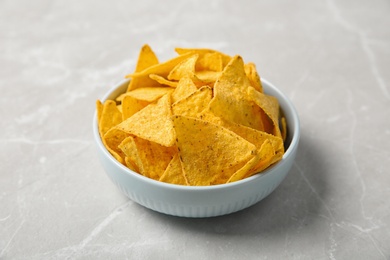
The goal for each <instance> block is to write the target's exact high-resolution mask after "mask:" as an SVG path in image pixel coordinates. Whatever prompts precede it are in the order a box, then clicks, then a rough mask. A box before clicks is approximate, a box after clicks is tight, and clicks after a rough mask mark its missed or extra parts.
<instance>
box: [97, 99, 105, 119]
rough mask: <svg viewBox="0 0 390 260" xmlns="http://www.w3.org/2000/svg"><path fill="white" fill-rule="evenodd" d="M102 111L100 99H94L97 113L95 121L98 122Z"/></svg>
mask: <svg viewBox="0 0 390 260" xmlns="http://www.w3.org/2000/svg"><path fill="white" fill-rule="evenodd" d="M102 112H103V104H102V102H101V101H100V100H96V114H97V121H98V123H99V122H100V118H101V117H102Z"/></svg>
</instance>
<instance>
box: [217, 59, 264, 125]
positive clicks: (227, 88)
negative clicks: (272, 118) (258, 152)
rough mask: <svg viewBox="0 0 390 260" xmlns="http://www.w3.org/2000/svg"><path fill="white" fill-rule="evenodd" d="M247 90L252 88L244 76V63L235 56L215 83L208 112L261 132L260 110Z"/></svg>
mask: <svg viewBox="0 0 390 260" xmlns="http://www.w3.org/2000/svg"><path fill="white" fill-rule="evenodd" d="M249 88H253V87H251V85H250V82H249V79H248V78H247V77H246V75H245V70H244V62H243V60H242V58H241V57H240V56H235V57H234V58H233V59H232V60H231V62H230V63H229V64H228V65H227V66H226V67H225V69H224V71H223V72H222V74H221V76H220V78H219V79H218V81H217V82H215V85H214V97H213V99H212V100H211V102H210V111H211V112H212V113H214V114H215V115H216V116H219V117H221V118H223V119H225V120H226V121H229V122H233V123H237V124H241V125H244V126H248V127H252V128H254V129H257V130H263V124H262V121H261V119H260V118H259V113H260V111H261V109H260V108H259V107H258V106H257V105H256V104H255V102H254V101H253V100H251V99H249V96H248V94H247V92H248V89H249Z"/></svg>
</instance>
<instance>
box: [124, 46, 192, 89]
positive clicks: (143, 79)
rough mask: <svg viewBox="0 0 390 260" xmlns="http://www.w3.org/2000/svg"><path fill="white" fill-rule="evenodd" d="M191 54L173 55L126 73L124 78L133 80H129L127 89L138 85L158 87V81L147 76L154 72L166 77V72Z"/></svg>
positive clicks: (138, 86)
mask: <svg viewBox="0 0 390 260" xmlns="http://www.w3.org/2000/svg"><path fill="white" fill-rule="evenodd" d="M191 55H192V54H191V53H188V54H184V55H180V56H178V57H175V58H173V59H170V60H168V61H166V62H163V63H159V64H156V65H154V66H151V67H148V68H146V69H144V70H142V71H140V72H135V73H132V74H128V75H126V78H131V81H134V83H131V82H130V85H129V88H128V91H130V90H133V89H135V88H140V87H159V86H161V85H160V83H158V82H157V81H155V80H153V79H151V78H150V77H149V75H150V74H156V75H159V76H161V77H164V78H167V76H168V74H169V73H170V72H171V70H172V69H173V68H174V67H175V66H176V65H177V64H179V63H180V62H181V61H183V60H185V59H187V58H188V57H190V56H191Z"/></svg>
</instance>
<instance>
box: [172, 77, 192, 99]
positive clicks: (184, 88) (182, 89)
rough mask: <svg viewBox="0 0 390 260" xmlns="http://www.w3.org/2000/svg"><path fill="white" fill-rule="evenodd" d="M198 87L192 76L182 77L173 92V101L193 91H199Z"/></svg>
mask: <svg viewBox="0 0 390 260" xmlns="http://www.w3.org/2000/svg"><path fill="white" fill-rule="evenodd" d="M197 90H198V88H197V87H196V85H195V84H194V82H193V81H192V79H191V78H190V77H183V78H181V79H180V81H179V84H178V85H177V87H176V89H175V91H173V92H172V103H175V102H176V101H179V100H180V99H183V98H185V97H188V96H189V95H191V94H192V93H193V92H195V91H197Z"/></svg>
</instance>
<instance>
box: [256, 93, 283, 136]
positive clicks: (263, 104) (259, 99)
mask: <svg viewBox="0 0 390 260" xmlns="http://www.w3.org/2000/svg"><path fill="white" fill-rule="evenodd" d="M248 95H249V96H250V98H251V99H252V100H253V101H254V102H255V103H256V104H257V105H258V106H259V107H260V108H261V110H263V111H264V113H265V114H266V115H267V117H268V118H269V119H270V120H271V122H272V132H271V133H272V134H273V135H275V136H279V137H281V136H282V134H281V132H280V128H279V111H280V108H279V102H278V100H277V98H276V97H274V96H269V95H266V94H264V93H261V92H259V91H257V90H256V89H255V88H253V87H250V88H249V89H248ZM262 118H263V124H264V123H266V122H267V120H268V119H267V118H266V117H264V116H262Z"/></svg>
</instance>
